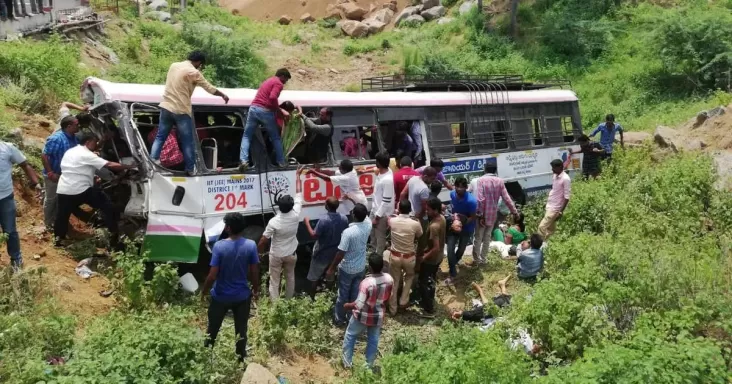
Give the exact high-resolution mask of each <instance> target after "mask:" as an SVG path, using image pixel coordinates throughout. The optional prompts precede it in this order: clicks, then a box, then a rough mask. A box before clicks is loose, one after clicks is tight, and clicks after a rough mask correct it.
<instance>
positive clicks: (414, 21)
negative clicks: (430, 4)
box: [402, 15, 425, 26]
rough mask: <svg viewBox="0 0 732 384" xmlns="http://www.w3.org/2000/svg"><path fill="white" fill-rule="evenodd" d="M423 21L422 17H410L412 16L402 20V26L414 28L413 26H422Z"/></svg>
mask: <svg viewBox="0 0 732 384" xmlns="http://www.w3.org/2000/svg"><path fill="white" fill-rule="evenodd" d="M424 21H425V20H424V17H422V16H420V15H412V16H409V17H407V18H406V19H404V21H403V22H402V24H406V25H409V26H415V25H421V24H424Z"/></svg>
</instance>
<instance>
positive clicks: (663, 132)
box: [623, 125, 678, 152]
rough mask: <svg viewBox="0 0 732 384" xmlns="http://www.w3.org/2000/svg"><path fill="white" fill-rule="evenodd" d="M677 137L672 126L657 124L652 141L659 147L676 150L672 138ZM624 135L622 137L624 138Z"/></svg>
mask: <svg viewBox="0 0 732 384" xmlns="http://www.w3.org/2000/svg"><path fill="white" fill-rule="evenodd" d="M676 137H677V133H676V131H675V130H674V129H673V128H669V127H665V126H663V125H659V126H658V127H656V131H655V132H654V133H653V141H655V142H656V144H658V146H659V147H661V148H671V149H672V150H673V151H674V152H676V151H678V149H677V148H676V144H675V143H674V139H675V138H676ZM624 138H625V137H623V139H624Z"/></svg>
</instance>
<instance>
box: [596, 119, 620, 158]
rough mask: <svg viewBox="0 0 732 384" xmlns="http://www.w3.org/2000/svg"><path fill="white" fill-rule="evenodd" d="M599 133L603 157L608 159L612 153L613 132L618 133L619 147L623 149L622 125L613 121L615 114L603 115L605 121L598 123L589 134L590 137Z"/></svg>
mask: <svg viewBox="0 0 732 384" xmlns="http://www.w3.org/2000/svg"><path fill="white" fill-rule="evenodd" d="M598 133H599V134H600V145H602V147H603V148H604V149H605V153H604V154H603V155H602V156H603V158H605V159H607V160H608V161H610V160H611V159H612V155H613V143H614V142H615V134H616V133H620V147H621V148H623V149H625V143H624V142H623V127H622V126H621V125H620V124H617V123H616V122H615V115H613V114H609V115H607V116H605V123H603V124H600V125H598V126H597V128H595V130H594V131H592V133H591V134H590V138H593V137H595V135H597V134H598Z"/></svg>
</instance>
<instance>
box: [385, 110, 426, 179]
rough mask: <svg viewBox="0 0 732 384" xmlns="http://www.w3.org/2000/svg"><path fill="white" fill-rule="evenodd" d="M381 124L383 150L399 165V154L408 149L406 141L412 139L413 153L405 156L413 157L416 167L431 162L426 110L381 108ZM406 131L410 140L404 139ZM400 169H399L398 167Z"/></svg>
mask: <svg viewBox="0 0 732 384" xmlns="http://www.w3.org/2000/svg"><path fill="white" fill-rule="evenodd" d="M376 115H377V119H378V124H379V134H380V138H381V140H380V144H381V147H382V149H383V150H386V151H388V152H389V155H390V156H391V157H393V158H394V160H395V161H396V162H397V163H398V162H399V160H400V159H397V157H398V156H397V155H398V154H397V152H399V151H400V150H402V151H403V150H405V149H406V144H405V141H408V140H410V139H411V141H412V142H413V143H414V146H413V151H412V152H410V153H404V154H403V156H409V157H412V159H413V160H414V162H415V166H416V167H420V166H422V165H425V163H426V162H427V161H428V160H429V155H430V150H429V144H428V138H427V131H426V124H425V109H424V108H408V107H407V108H404V107H402V108H379V109H377V110H376ZM404 130H406V132H407V135H409V138H404V136H403V134H402V133H401V132H403V131H404ZM407 152H409V151H407ZM397 168H398V167H397Z"/></svg>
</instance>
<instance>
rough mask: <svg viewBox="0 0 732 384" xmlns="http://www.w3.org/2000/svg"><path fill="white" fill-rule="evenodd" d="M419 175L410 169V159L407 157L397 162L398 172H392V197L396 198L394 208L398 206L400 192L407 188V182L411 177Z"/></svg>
mask: <svg viewBox="0 0 732 384" xmlns="http://www.w3.org/2000/svg"><path fill="white" fill-rule="evenodd" d="M419 175H420V173H419V172H417V171H416V170H414V168H412V158H411V157H409V156H404V157H402V160H401V161H400V162H399V170H398V171H396V172H394V196H397V199H396V202H395V203H396V204H395V205H396V206H397V207H398V206H399V198H398V196H401V193H402V190H403V189H404V187H406V186H407V182H408V181H409V179H411V178H412V177H413V176H419Z"/></svg>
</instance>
